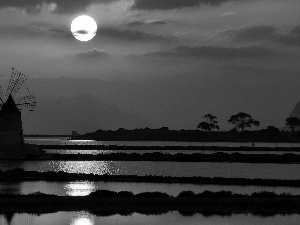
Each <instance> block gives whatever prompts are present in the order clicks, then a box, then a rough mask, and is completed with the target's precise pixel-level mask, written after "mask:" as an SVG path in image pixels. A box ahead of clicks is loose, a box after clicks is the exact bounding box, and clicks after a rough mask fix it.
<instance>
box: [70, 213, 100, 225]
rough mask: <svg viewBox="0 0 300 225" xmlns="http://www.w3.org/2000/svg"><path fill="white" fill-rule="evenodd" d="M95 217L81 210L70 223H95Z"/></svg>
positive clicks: (81, 224)
mask: <svg viewBox="0 0 300 225" xmlns="http://www.w3.org/2000/svg"><path fill="white" fill-rule="evenodd" d="M94 224H95V223H94V217H93V216H92V215H91V214H90V213H88V212H86V211H81V212H78V213H77V214H76V215H74V216H73V217H72V221H71V223H70V225H94Z"/></svg>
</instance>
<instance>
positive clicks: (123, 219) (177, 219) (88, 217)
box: [0, 211, 300, 225]
mask: <svg viewBox="0 0 300 225" xmlns="http://www.w3.org/2000/svg"><path fill="white" fill-rule="evenodd" d="M8 220H9V221H10V222H8ZM299 221H300V215H297V214H296V215H286V216H284V215H276V216H273V217H259V216H253V215H250V214H234V215H232V216H225V217H224V216H217V215H214V216H203V215H201V214H195V215H193V216H183V215H181V214H180V213H178V212H169V213H166V214H163V215H143V214H139V213H133V214H132V215H130V216H121V215H118V214H117V215H112V216H95V215H93V214H91V213H89V212H86V211H80V212H57V213H51V214H42V215H30V214H14V215H12V216H10V215H3V214H2V215H1V214H0V224H1V225H53V224H64V225H98V224H99V225H100V224H106V225H110V224H117V225H121V224H122V225H132V224H144V225H150V224H151V225H154V224H155V225H165V224H172V225H183V224H184V225H186V224H189V225H196V224H197V225H199V224H201V225H225V224H228V225H229V224H230V225H240V224H244V225H282V224H284V225H298V224H299Z"/></svg>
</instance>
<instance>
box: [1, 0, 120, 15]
mask: <svg viewBox="0 0 300 225" xmlns="http://www.w3.org/2000/svg"><path fill="white" fill-rule="evenodd" d="M113 1H117V0H1V1H0V8H10V7H13V8H20V9H26V10H27V12H29V13H33V14H36V13H38V12H39V11H40V10H41V9H42V7H43V5H45V4H47V5H50V4H55V5H56V6H57V7H56V10H55V12H57V13H77V12H81V11H85V9H86V8H87V7H88V6H90V5H92V4H107V3H110V2H113Z"/></svg>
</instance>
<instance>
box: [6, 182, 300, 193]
mask: <svg viewBox="0 0 300 225" xmlns="http://www.w3.org/2000/svg"><path fill="white" fill-rule="evenodd" d="M96 190H111V191H116V192H120V191H131V192H133V193H134V194H137V193H141V192H148V191H150V192H155V191H160V192H164V193H167V194H169V195H173V196H177V195H178V194H179V193H180V192H181V191H187V190H191V191H193V192H195V193H201V192H203V191H207V190H210V191H213V192H218V191H231V192H233V193H238V194H252V193H253V192H262V191H268V192H274V193H276V194H283V193H290V194H293V195H300V188H297V187H268V186H238V185H199V184H163V183H158V184H157V183H132V182H104V181H96V182H93V181H87V180H81V181H66V182H48V181H24V182H0V193H1V194H8V193H11V194H30V193H34V192H43V193H46V194H55V195H60V196H65V195H69V196H86V195H89V194H90V193H91V192H94V191H96Z"/></svg>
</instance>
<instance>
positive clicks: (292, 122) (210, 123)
mask: <svg viewBox="0 0 300 225" xmlns="http://www.w3.org/2000/svg"><path fill="white" fill-rule="evenodd" d="M203 118H204V119H205V121H202V122H200V123H199V124H198V126H197V128H199V129H200V130H203V131H208V132H210V131H213V130H220V127H219V125H218V121H217V117H216V116H213V115H211V114H207V115H205V116H203ZM285 121H286V125H287V126H288V127H289V129H290V130H291V132H293V133H294V132H295V131H296V130H297V129H298V128H300V119H299V118H298V117H289V118H287V119H286V120H285ZM228 123H229V124H232V125H234V128H233V130H241V131H242V132H244V130H245V129H246V128H251V127H253V126H256V127H259V126H260V122H259V121H258V120H254V119H253V118H252V117H251V116H250V115H249V114H247V113H244V112H239V113H237V114H235V115H232V116H231V117H230V118H229V120H228ZM267 130H269V131H273V132H274V133H276V132H279V129H278V128H276V127H275V126H268V127H267Z"/></svg>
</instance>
